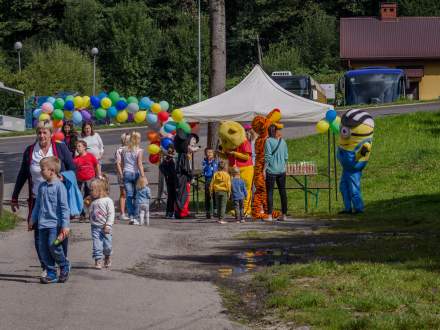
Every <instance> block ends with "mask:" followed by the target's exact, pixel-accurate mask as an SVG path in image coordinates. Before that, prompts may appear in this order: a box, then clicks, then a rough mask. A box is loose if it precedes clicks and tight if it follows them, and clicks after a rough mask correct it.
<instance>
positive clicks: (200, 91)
mask: <svg viewBox="0 0 440 330" xmlns="http://www.w3.org/2000/svg"><path fill="white" fill-rule="evenodd" d="M198 11H199V17H198V21H199V34H198V46H199V48H198V89H199V102H201V101H202V55H201V31H200V30H201V29H200V0H198Z"/></svg>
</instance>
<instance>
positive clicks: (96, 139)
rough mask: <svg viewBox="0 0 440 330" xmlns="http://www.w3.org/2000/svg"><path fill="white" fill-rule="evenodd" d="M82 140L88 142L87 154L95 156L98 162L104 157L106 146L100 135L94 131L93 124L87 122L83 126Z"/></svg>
mask: <svg viewBox="0 0 440 330" xmlns="http://www.w3.org/2000/svg"><path fill="white" fill-rule="evenodd" d="M80 140H83V141H86V143H87V152H90V153H91V154H93V155H94V156H95V157H96V159H97V160H98V161H100V160H101V159H102V156H103V155H104V144H103V143H102V140H101V137H100V136H99V134H98V133H96V132H94V131H93V123H92V122H85V123H84V124H83V125H82V130H81V138H80Z"/></svg>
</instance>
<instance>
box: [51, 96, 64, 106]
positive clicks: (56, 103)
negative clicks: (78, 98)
mask: <svg viewBox="0 0 440 330" xmlns="http://www.w3.org/2000/svg"><path fill="white" fill-rule="evenodd" d="M53 105H54V107H55V109H62V108H63V107H64V100H63V99H62V98H61V97H59V98H57V99H56V100H55V103H54V104H53Z"/></svg>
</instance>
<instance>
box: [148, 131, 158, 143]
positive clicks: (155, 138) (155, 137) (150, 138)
mask: <svg viewBox="0 0 440 330" xmlns="http://www.w3.org/2000/svg"><path fill="white" fill-rule="evenodd" d="M147 139H148V141H150V142H155V141H160V136H159V134H157V132H154V131H148V132H147Z"/></svg>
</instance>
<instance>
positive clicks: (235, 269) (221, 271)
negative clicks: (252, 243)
mask: <svg viewBox="0 0 440 330" xmlns="http://www.w3.org/2000/svg"><path fill="white" fill-rule="evenodd" d="M234 257H235V260H236V261H237V263H238V264H237V265H233V266H229V265H228V266H225V265H223V266H221V267H219V268H218V269H217V272H218V276H219V277H220V278H229V277H232V276H238V275H241V274H243V273H247V272H251V271H253V270H255V269H256V268H257V267H259V266H260V267H261V266H274V265H283V264H289V263H293V262H295V260H298V254H296V253H293V251H289V249H288V248H284V249H281V248H277V249H255V250H247V251H244V252H239V253H237V254H235V255H234Z"/></svg>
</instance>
